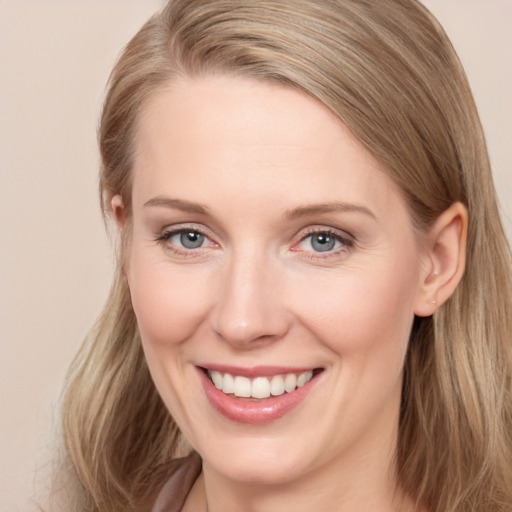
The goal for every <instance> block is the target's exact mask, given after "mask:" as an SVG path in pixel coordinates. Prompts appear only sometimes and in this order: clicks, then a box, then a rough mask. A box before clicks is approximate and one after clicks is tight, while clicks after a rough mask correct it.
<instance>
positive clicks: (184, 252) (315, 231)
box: [155, 226, 355, 259]
mask: <svg viewBox="0 0 512 512" xmlns="http://www.w3.org/2000/svg"><path fill="white" fill-rule="evenodd" d="M185 233H196V234H198V235H201V236H204V237H205V239H207V240H210V237H209V236H208V234H207V233H206V232H205V231H203V230H202V229H200V228H198V227H196V226H182V227H179V228H176V229H172V230H169V231H164V232H162V233H161V234H159V235H158V236H157V237H155V241H156V242H158V243H159V244H161V245H162V246H164V248H165V249H166V250H168V251H170V252H172V253H174V254H178V255H180V256H187V257H193V256H199V255H200V254H201V253H202V251H200V249H203V247H198V248H194V249H192V248H188V249H187V248H179V247H176V246H175V245H172V244H170V243H169V240H170V239H171V238H172V237H174V236H176V235H180V234H185ZM315 235H316V236H319V235H326V236H327V237H329V238H332V239H334V240H335V241H336V242H338V243H340V244H341V246H340V247H338V248H336V249H333V250H327V251H324V252H322V251H314V250H310V251H300V249H295V247H297V246H298V245H300V244H302V243H304V242H305V241H306V240H307V239H308V238H310V237H313V236H315ZM210 242H211V240H210ZM211 243H213V242H211ZM354 244H355V242H354V239H353V238H352V237H350V236H344V235H341V234H340V233H339V232H337V231H334V230H332V229H326V228H320V227H318V228H310V229H308V230H307V231H306V232H305V233H303V234H302V235H301V238H300V240H299V242H297V243H296V244H294V246H293V248H292V250H293V251H295V252H303V253H304V254H305V255H306V257H307V258H311V259H328V258H332V257H337V256H339V255H340V254H342V253H347V252H348V251H349V250H350V249H352V248H353V247H354Z"/></svg>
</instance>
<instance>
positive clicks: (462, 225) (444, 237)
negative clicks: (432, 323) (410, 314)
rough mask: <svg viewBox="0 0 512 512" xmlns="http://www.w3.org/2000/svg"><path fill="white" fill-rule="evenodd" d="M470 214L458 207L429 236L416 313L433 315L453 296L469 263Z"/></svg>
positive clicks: (447, 212)
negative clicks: (467, 255) (468, 234)
mask: <svg viewBox="0 0 512 512" xmlns="http://www.w3.org/2000/svg"><path fill="white" fill-rule="evenodd" d="M467 229H468V213H467V210H466V207H465V206H464V205H463V204H462V203H454V204H452V205H451V206H450V207H449V208H448V209H447V210H445V211H444V212H443V213H442V214H441V215H440V216H439V217H438V219H437V220H436V222H435V223H434V225H433V226H432V228H431V229H430V230H429V232H428V234H427V236H426V242H425V249H424V250H425V262H426V264H425V265H424V269H423V271H422V275H421V276H420V286H419V290H418V296H417V299H416V307H415V311H414V313H415V314H416V315H417V316H430V315H432V314H433V313H434V312H435V311H436V310H437V309H438V308H439V307H440V306H441V304H443V303H444V302H446V301H447V300H448V298H449V297H450V296H451V295H452V293H453V292H454V290H455V288H456V287H457V285H458V284H459V282H460V280H461V278H462V275H463V274H464V268H465V263H466V239H467Z"/></svg>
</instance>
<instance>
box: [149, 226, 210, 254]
mask: <svg viewBox="0 0 512 512" xmlns="http://www.w3.org/2000/svg"><path fill="white" fill-rule="evenodd" d="M156 241H157V242H159V243H160V244H162V245H163V246H164V247H166V248H167V249H169V250H172V251H175V252H181V253H184V252H187V251H193V250H195V249H201V248H203V247H205V246H207V245H211V241H210V239H209V238H208V237H207V236H206V235H204V234H203V233H201V232H200V231H197V230H195V229H191V228H181V229H176V230H173V231H166V232H164V233H162V234H161V235H159V236H158V237H157V238H156Z"/></svg>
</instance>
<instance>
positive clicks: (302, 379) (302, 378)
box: [297, 370, 313, 388]
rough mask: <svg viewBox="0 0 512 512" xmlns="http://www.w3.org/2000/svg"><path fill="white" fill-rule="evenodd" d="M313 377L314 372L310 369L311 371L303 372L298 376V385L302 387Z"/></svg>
mask: <svg viewBox="0 0 512 512" xmlns="http://www.w3.org/2000/svg"><path fill="white" fill-rule="evenodd" d="M312 378H313V372H312V371H311V370H310V371H309V372H304V373H301V374H300V375H299V376H298V377H297V387H298V388H300V387H302V386H304V384H306V382H309V381H310V380H311V379H312Z"/></svg>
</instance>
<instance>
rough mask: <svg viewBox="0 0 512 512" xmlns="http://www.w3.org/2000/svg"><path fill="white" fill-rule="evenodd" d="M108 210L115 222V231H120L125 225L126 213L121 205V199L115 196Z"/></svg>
mask: <svg viewBox="0 0 512 512" xmlns="http://www.w3.org/2000/svg"><path fill="white" fill-rule="evenodd" d="M110 209H111V211H112V216H113V217H114V219H115V221H116V224H117V229H118V230H119V231H122V230H123V227H124V225H125V224H126V211H125V208H124V204H123V198H122V197H121V196H120V195H116V196H114V197H113V198H112V199H111V201H110Z"/></svg>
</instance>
